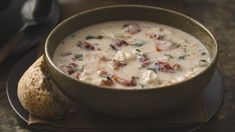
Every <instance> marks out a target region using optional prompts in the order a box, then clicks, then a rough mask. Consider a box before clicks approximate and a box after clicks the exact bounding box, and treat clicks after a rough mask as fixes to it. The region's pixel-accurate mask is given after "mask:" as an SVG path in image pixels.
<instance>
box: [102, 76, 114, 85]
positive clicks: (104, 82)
mask: <svg viewBox="0 0 235 132" xmlns="http://www.w3.org/2000/svg"><path fill="white" fill-rule="evenodd" d="M113 84H114V83H113V80H112V79H111V78H110V77H106V79H105V80H101V83H100V85H103V86H112V85H113Z"/></svg>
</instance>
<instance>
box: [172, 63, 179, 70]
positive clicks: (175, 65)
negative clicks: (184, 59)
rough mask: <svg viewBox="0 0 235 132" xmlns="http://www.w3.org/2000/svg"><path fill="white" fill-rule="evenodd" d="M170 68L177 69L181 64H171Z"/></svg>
mask: <svg viewBox="0 0 235 132" xmlns="http://www.w3.org/2000/svg"><path fill="white" fill-rule="evenodd" d="M172 68H173V69H174V70H178V69H180V68H181V66H180V65H179V64H174V65H173V66H172Z"/></svg>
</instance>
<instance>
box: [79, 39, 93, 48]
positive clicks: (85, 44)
mask: <svg viewBox="0 0 235 132" xmlns="http://www.w3.org/2000/svg"><path fill="white" fill-rule="evenodd" d="M77 46H78V47H80V48H84V49H86V50H95V47H94V46H93V45H91V44H90V43H89V42H87V41H78V43H77Z"/></svg>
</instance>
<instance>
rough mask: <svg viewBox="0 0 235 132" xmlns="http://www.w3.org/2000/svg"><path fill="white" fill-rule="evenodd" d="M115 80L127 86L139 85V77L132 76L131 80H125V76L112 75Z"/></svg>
mask: <svg viewBox="0 0 235 132" xmlns="http://www.w3.org/2000/svg"><path fill="white" fill-rule="evenodd" d="M112 78H113V80H114V81H116V82H117V83H119V84H121V85H123V86H127V87H133V86H136V85H137V81H136V80H137V79H139V78H138V77H135V76H132V77H131V80H125V79H123V78H120V77H118V76H116V75H113V76H112Z"/></svg>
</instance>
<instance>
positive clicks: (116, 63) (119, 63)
mask: <svg viewBox="0 0 235 132" xmlns="http://www.w3.org/2000/svg"><path fill="white" fill-rule="evenodd" d="M111 65H112V66H113V69H115V70H118V69H119V68H120V67H124V66H126V65H127V64H126V63H125V62H123V61H118V60H112V62H111Z"/></svg>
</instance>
